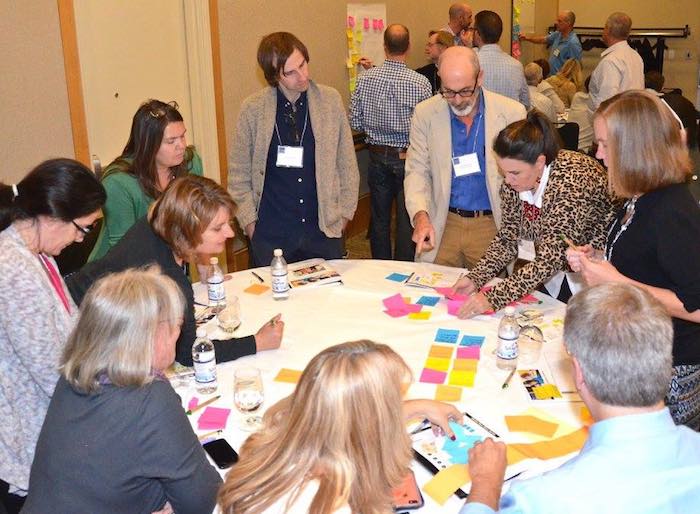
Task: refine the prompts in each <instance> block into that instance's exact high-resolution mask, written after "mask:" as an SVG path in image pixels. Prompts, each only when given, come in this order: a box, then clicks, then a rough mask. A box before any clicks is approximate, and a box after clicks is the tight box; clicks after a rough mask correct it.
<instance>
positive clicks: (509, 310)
mask: <svg viewBox="0 0 700 514" xmlns="http://www.w3.org/2000/svg"><path fill="white" fill-rule="evenodd" d="M503 312H505V314H506V316H512V315H513V314H515V307H513V306H512V305H509V306H508V307H506V308H505V310H504V311H503Z"/></svg>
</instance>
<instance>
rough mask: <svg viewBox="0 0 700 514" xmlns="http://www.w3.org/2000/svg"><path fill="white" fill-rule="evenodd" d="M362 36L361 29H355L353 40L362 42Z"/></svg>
mask: <svg viewBox="0 0 700 514" xmlns="http://www.w3.org/2000/svg"><path fill="white" fill-rule="evenodd" d="M362 38H363V35H362V29H358V30H356V31H355V41H357V42H358V43H362Z"/></svg>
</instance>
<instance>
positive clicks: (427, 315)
mask: <svg viewBox="0 0 700 514" xmlns="http://www.w3.org/2000/svg"><path fill="white" fill-rule="evenodd" d="M431 314H432V312H430V311H421V312H412V313H410V314H409V315H408V319H421V320H426V319H430V315H431Z"/></svg>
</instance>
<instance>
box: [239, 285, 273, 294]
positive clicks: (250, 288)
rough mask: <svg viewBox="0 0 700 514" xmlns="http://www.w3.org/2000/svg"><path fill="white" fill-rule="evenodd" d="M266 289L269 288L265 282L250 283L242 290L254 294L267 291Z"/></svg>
mask: <svg viewBox="0 0 700 514" xmlns="http://www.w3.org/2000/svg"><path fill="white" fill-rule="evenodd" d="M268 289H270V288H269V287H268V286H266V285H265V284H252V285H250V286H248V287H246V288H245V289H244V290H243V292H244V293H249V294H254V295H261V294H263V293H264V292H265V291H267V290H268Z"/></svg>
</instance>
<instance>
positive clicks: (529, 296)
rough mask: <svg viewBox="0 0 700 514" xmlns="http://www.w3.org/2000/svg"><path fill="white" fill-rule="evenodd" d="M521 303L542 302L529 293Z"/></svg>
mask: <svg viewBox="0 0 700 514" xmlns="http://www.w3.org/2000/svg"><path fill="white" fill-rule="evenodd" d="M520 303H526V304H527V303H540V301H539V300H538V299H537V298H536V297H535V296H533V295H531V294H530V293H528V294H526V295H525V296H523V297H522V298H521V299H520Z"/></svg>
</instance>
